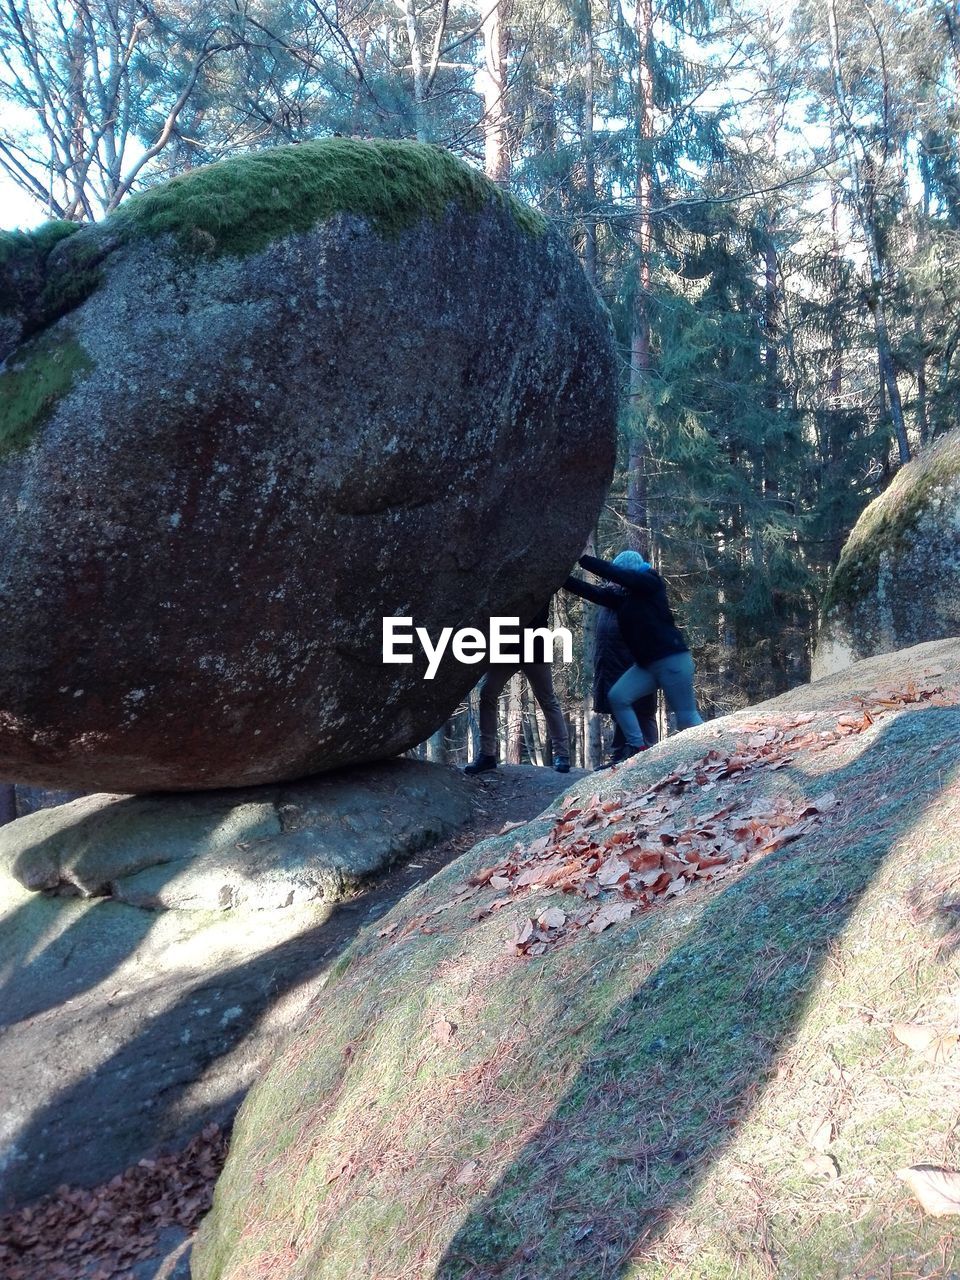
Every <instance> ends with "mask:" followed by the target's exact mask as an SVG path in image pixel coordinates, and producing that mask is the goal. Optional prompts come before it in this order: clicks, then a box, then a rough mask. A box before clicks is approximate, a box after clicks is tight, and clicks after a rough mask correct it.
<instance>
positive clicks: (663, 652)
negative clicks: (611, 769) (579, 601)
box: [564, 551, 703, 758]
mask: <svg viewBox="0 0 960 1280" xmlns="http://www.w3.org/2000/svg"><path fill="white" fill-rule="evenodd" d="M580 565H581V566H582V568H584V569H589V570H590V572H591V573H595V574H596V575H597V576H598V577H600V578H605V579H606V580H607V581H608V582H610V583H614V584H615V587H622V588H623V590H622V591H618V590H616V589H615V587H609V586H604V587H598V586H594V585H593V584H592V583H589V582H584V581H582V580H581V579H580V578H568V579H567V581H566V583H565V584H564V585H565V587H566V588H567V590H568V591H573V592H575V593H576V594H577V595H579V596H583V598H584V599H586V600H592V601H593V603H594V604H599V605H603V606H604V607H605V608H608V609H612V610H613V611H614V613H615V614H616V615H617V622H618V625H619V627H620V634H621V635H622V636H623V640H624V643H625V644H626V646H627V648H628V649H629V650H630V653H631V655H632V657H633V662H634V665H633V666H631V667H629V668H628V669H627V670H626V671H625V672H624V673H623V675H622V676H621V677H620V678H619V680H617V682H616V683H615V684H614V685H613V687H612V688H611V689H610V691H609V693H608V694H607V697H608V699H609V702H610V709H611V711H612V712H613V715H614V719H615V720H616V721H617V724H618V725H619V726H620V728H621V729H622V730H623V736H624V738H625V739H626V745H625V748H624V757H625V758H626V757H627V756H628V755H633V754H635V753H636V752H638V751H642V750H643V749H644V745H645V744H644V741H643V733H642V731H641V729H640V722H639V720H638V719H637V714H636V712H635V711H634V709H633V704H634V702H636V701H637V699H638V698H641V697H643V696H644V695H646V694H649V693H652V692H654V691H655V690H656V689H657V687H658V686H659V687H660V688H661V689H662V690H663V692H664V695H665V697H666V699H667V705H668V706H669V707H670V710H671V711H672V712H673V713H674V715H675V716H676V719H677V727H678V728H679V729H689V728H690V727H691V726H693V725H695V724H702V723H703V721H702V720H701V718H700V713H699V711H698V710H697V703H696V698H695V695H694V691H693V669H694V668H693V658H692V657H691V655H690V650H689V649H688V648H687V644H686V641H685V640H684V638H683V636H682V635H681V633H680V629H679V628H678V627H677V624H676V623H675V622H674V620H673V614H672V613H671V612H670V605H669V603H668V602H667V589H666V586H665V585H664V581H663V579H662V578H661V577H660V575H659V573H657V572H656V571H655V570H654V569H653V568H652V567H651V565H649V564H648V563H647V561H646V560H644V558H643V556H641V555H640V553H639V552H637V551H621V552H620V554H619V555H618V556H617V557H616V558H615V559H614V560H613V562H612V563H611V562H609V561H607V560H599V559H597V557H596V556H581V557H580Z"/></svg>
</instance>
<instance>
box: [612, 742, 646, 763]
mask: <svg viewBox="0 0 960 1280" xmlns="http://www.w3.org/2000/svg"><path fill="white" fill-rule="evenodd" d="M646 750H647V746H646V744H644V745H643V746H640V747H633V746H631V745H630V743H629V742H625V743H624V744H623V746H622V747H617V749H616V751H615V752H614V753H613V755H612V756H611V757H610V763H611V764H623V762H624V760H630V759H631V758H632V757H633V756H638V755H639V754H640V752H641V751H646Z"/></svg>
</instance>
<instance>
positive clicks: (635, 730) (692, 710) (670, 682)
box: [607, 653, 703, 747]
mask: <svg viewBox="0 0 960 1280" xmlns="http://www.w3.org/2000/svg"><path fill="white" fill-rule="evenodd" d="M658 686H659V687H660V688H661V689H662V690H663V693H664V696H665V697H666V699H667V705H668V706H669V708H670V710H671V711H672V712H673V713H674V715H675V716H676V717H677V728H678V729H690V728H691V727H692V726H693V725H695V724H703V721H702V720H701V719H700V712H699V711H698V710H697V702H696V697H695V696H694V692H693V658H692V657H691V656H690V654H689V653H674V654H671V655H670V657H669V658H660V659H659V660H658V661H656V662H651V663H650V665H649V666H648V667H636V666H634V667H628V668H627V670H626V671H625V672H624V673H623V675H622V676H621V677H620V679H619V680H618V681H617V683H616V684H615V685H614V686H613V688H612V689H611V690H610V692H609V693H608V694H607V700H608V702H609V703H610V710H611V711H612V712H613V715H614V719H615V720H616V722H617V724H618V725H619V726H620V728H621V729H622V731H623V736H624V737H625V738H626V740H627V742H628V743H629V744H630V746H631V747H642V746H643V734H642V732H641V730H640V721H639V720H638V719H637V713H636V712H635V711H634V709H633V704H634V703H635V702H636V701H637V699H638V698H642V697H643V696H644V695H645V694H647V693H652V692H653V690H654V689H656V688H657V687H658Z"/></svg>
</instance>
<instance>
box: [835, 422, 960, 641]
mask: <svg viewBox="0 0 960 1280" xmlns="http://www.w3.org/2000/svg"><path fill="white" fill-rule="evenodd" d="M958 480H960V431H952V432H950V434H949V435H947V436H945V437H944V438H943V439H942V440H940V441H938V443H937V444H936V445H935V446H934V447H933V448H932V449H930V450H929V451H928V452H927V453H925V454H923V455H922V456H921V457H919V458H917V459H915V460H914V461H913V462H910V463H908V464H907V465H906V466H905V467H903V468H901V470H900V471H899V472H898V473H897V475H896V476H895V478H894V480H893V483H892V484H891V485H890V487H889V489H887V490H886V491H885V492H884V493H882V494H881V495H880V497H879V498H875V499H874V501H873V502H871V503H870V505H869V506H868V507H867V508H866V510H865V511H864V512H863V514H862V515H861V516H860V519H859V520H858V521H857V523H856V524H855V525H854V528H853V532H852V533H851V534H850V537H849V538H848V539H847V542H846V545H845V546H844V548H843V551H842V553H841V555H840V560H839V562H838V564H837V567H836V569H835V570H834V573H833V577H832V578H831V579H830V582H829V584H828V586H827V591H826V595H825V596H824V600H823V615H824V617H826V616H827V615H828V614H829V613H830V612H831V611H832V610H834V609H836V608H839V607H842V606H845V605H847V606H848V605H853V604H856V603H858V602H859V601H861V600H862V599H863V597H864V596H865V595H867V594H869V592H870V591H871V590H872V589H873V588H874V586H875V585H876V580H877V574H878V572H879V568H880V561H881V558H882V557H883V556H884V555H889V554H893V555H897V554H898V553H900V552H902V551H904V550H905V549H906V548H907V546H908V545H909V543H910V541H911V540H912V537H913V535H914V534H915V531H916V529H917V525H918V523H919V522H920V520H921V519H922V517H923V515H924V513H925V512H926V511H927V509H928V507H929V506H930V502H931V497H932V495H933V493H934V492H935V491H936V490H937V489H939V488H943V487H944V486H946V485H957V483H958Z"/></svg>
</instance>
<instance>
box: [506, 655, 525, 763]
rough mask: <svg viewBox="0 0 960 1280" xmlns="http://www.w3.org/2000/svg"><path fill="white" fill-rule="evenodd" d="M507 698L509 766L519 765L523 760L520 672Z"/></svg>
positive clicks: (514, 678)
mask: <svg viewBox="0 0 960 1280" xmlns="http://www.w3.org/2000/svg"><path fill="white" fill-rule="evenodd" d="M508 688H509V690H510V692H509V694H508V696H507V749H506V752H505V753H504V759H505V760H506V762H507V764H519V763H520V762H521V760H522V759H523V673H522V672H520V671H518V672H517V674H516V675H515V676H513V677H512V678H511V680H510V684H509V685H508Z"/></svg>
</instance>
